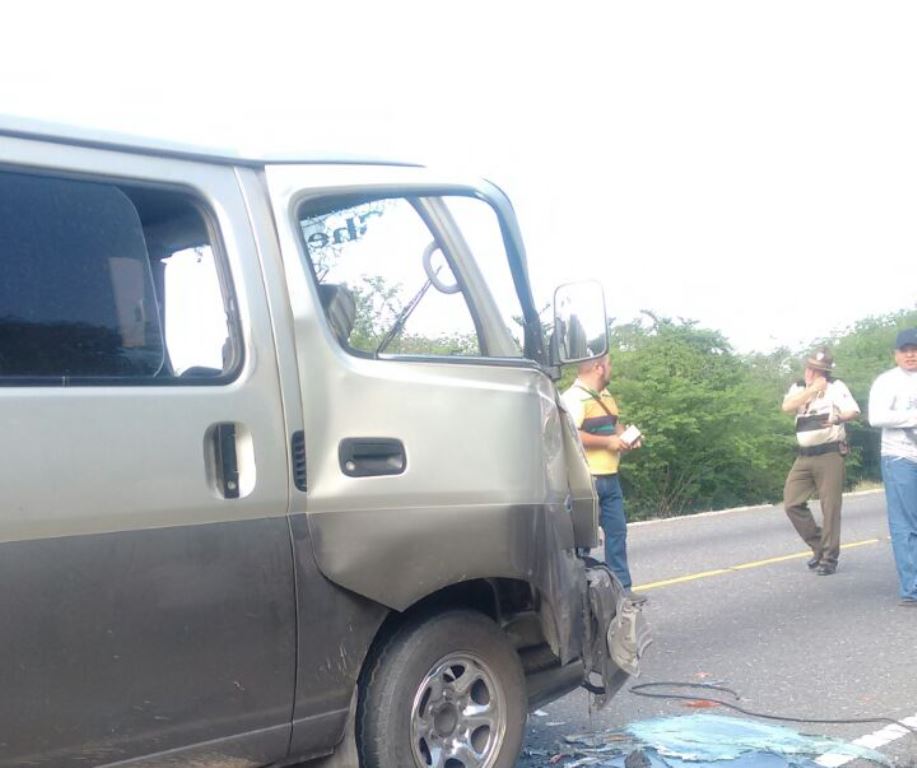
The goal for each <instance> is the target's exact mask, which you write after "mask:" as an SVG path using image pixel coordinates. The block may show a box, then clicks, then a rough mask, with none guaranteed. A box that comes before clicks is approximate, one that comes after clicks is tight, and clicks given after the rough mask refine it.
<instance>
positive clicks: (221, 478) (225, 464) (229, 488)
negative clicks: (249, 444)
mask: <svg viewBox="0 0 917 768" xmlns="http://www.w3.org/2000/svg"><path fill="white" fill-rule="evenodd" d="M212 439H213V450H214V456H215V458H216V481H217V486H218V487H219V489H220V491H221V493H222V494H223V498H224V499H238V498H239V461H238V458H237V456H236V425H235V424H233V423H232V422H228V423H223V424H217V425H216V426H215V427H214V429H213V438H212Z"/></svg>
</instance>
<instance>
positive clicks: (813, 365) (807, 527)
mask: <svg viewBox="0 0 917 768" xmlns="http://www.w3.org/2000/svg"><path fill="white" fill-rule="evenodd" d="M833 367H834V360H833V359H832V357H831V354H830V353H829V352H828V350H827V349H824V348H822V349H819V350H817V351H815V352H814V353H813V354H812V355H810V356H809V358H808V359H807V360H806V367H805V374H804V379H803V381H800V382H797V383H796V384H794V385H793V386H792V387H790V391H789V392H787V394H786V397H784V398H783V410H784V411H785V412H786V413H795V414H796V440H797V442H798V443H799V446H798V448H797V457H796V461H795V462H793V466H792V468H791V469H790V473H789V475H787V478H786V484H785V485H784V488H783V506H784V508H785V509H786V514H787V516H788V517H789V518H790V521H791V522H792V523H793V526H794V527H795V528H796V531H797V533H799V535H800V536H801V537H802V540H803V541H805V543H806V544H808V545H809V546H810V547H811V548H812V558H811V559H810V560H809V562H808V563H807V565H808V567H809V568H810V569H811V570H814V571H815V572H816V573H817V574H818V575H819V576H829V575H831V574H832V573H834V572H835V571H836V570H837V559H838V555H839V554H840V544H841V502H842V499H843V496H842V494H843V491H844V456H845V455H846V454H847V442H846V441H847V436H846V431H845V429H844V422H846V421H850V420H851V419H855V418H856V417H857V416H858V415H859V413H860V407H859V405H857V402H856V400H854V399H853V395H851V394H850V390H849V389H847V386H846V385H845V384H844V382H842V381H840V380H839V379H835V378H834V377H832V376H831V370H832V368H833ZM816 491H818V498H819V501H820V503H821V512H822V525H821V527H819V526H818V525H817V524H816V522H815V520H814V518H813V517H812V512H811V511H810V510H809V505H808V500H809V498H810V497H811V496H812V494H813V493H815V492H816Z"/></svg>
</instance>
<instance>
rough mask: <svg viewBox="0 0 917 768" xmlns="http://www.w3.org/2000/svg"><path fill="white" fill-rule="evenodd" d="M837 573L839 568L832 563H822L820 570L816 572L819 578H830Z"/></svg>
mask: <svg viewBox="0 0 917 768" xmlns="http://www.w3.org/2000/svg"><path fill="white" fill-rule="evenodd" d="M835 571H837V566H836V565H834V564H832V563H822V564H821V565H820V566H818V570H817V571H815V573H816V575H818V576H830V575H831V574H832V573H834V572H835Z"/></svg>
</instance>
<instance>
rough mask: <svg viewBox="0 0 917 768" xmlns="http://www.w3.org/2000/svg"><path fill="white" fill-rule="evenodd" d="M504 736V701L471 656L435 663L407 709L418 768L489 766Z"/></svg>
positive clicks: (482, 665)
mask: <svg viewBox="0 0 917 768" xmlns="http://www.w3.org/2000/svg"><path fill="white" fill-rule="evenodd" d="M505 736H506V702H505V699H504V696H503V691H502V689H501V688H500V687H499V686H498V685H497V682H496V677H495V676H494V675H493V673H492V672H491V671H490V669H489V668H488V667H487V665H486V664H485V663H484V662H483V661H482V660H481V659H480V658H478V657H477V656H475V655H474V654H471V653H460V654H453V655H450V656H447V657H445V658H444V659H442V660H440V661H439V662H437V663H436V664H435V665H434V666H433V668H432V669H431V670H430V671H429V672H428V673H427V675H426V677H424V679H423V682H422V683H421V684H420V686H419V687H418V688H417V693H416V694H415V696H414V704H413V707H412V709H411V745H412V748H413V751H414V761H415V762H416V764H417V766H418V767H419V768H491V766H493V764H494V762H495V761H496V759H497V757H498V755H499V754H500V749H501V747H502V746H503V740H504V737H505Z"/></svg>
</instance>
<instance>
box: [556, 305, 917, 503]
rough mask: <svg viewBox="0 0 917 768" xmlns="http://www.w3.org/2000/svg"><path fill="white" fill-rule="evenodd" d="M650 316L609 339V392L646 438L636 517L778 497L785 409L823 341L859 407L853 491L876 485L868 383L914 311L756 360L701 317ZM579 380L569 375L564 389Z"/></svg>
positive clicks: (784, 459) (885, 363) (614, 330)
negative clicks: (702, 323) (813, 351)
mask: <svg viewBox="0 0 917 768" xmlns="http://www.w3.org/2000/svg"><path fill="white" fill-rule="evenodd" d="M645 316H646V317H645V318H640V319H638V320H635V321H634V322H631V323H625V324H616V323H613V324H612V325H611V327H610V333H609V343H610V347H611V355H612V363H613V366H612V367H613V378H612V383H611V386H610V389H611V391H612V393H613V394H614V396H615V397H616V398H617V399H618V401H619V405H620V408H621V416H622V419H623V421H624V422H625V423H633V424H637V425H638V426H639V427H640V429H641V430H642V431H643V433H644V434H645V435H646V438H645V440H644V448H643V449H642V450H641V451H639V452H637V453H635V454H634V455H633V456H632V457H631V456H627V457H625V459H624V461H623V462H622V468H621V480H622V483H623V485H624V490H625V496H626V498H627V503H628V513H629V517H630V519H632V520H639V519H644V518H647V517H659V516H674V515H683V514H690V513H692V512H697V511H700V510H709V509H724V508H727V507H732V506H741V505H746V504H758V503H766V502H775V501H777V500H779V499H780V498H781V495H782V492H783V482H784V479H785V477H786V472H787V470H788V468H789V466H790V464H791V463H792V457H793V450H794V446H795V439H794V436H793V419H792V417H790V416H788V415H786V414H784V413H781V411H780V401H781V400H782V398H783V395H784V393H785V392H786V390H787V388H788V387H789V385H790V384H791V383H792V382H793V381H794V380H797V379H799V378H801V373H802V371H801V366H802V360H803V358H804V356H805V354H806V352H808V351H809V349H811V347H814V346H816V345H820V344H825V345H827V346H829V347H830V348H831V350H832V351H833V353H834V359H835V360H836V368H835V375H836V376H837V378H840V379H842V380H843V381H844V382H845V383H846V384H847V385H848V386H849V387H850V390H851V392H852V393H853V396H854V397H855V398H856V399H857V402H858V403H859V404H860V408H861V409H862V411H863V418H861V419H860V420H859V421H856V422H853V423H852V424H850V425H848V429H847V433H848V438H849V442H850V447H851V453H850V456H849V457H848V461H847V487H848V489H855V488H859V489H863V488H869V487H879V484H880V483H881V477H880V473H879V434H878V431H877V430H873V429H871V428H870V427H869V426H868V423H867V421H866V418H865V415H866V405H867V401H868V398H869V387H870V386H871V384H872V381H873V379H874V378H875V377H876V376H877V375H878V374H879V373H881V372H882V371H884V370H886V369H888V368H890V367H891V366H892V365H893V364H894V363H893V359H892V353H891V347H892V342H893V339H894V337H895V334H896V332H897V331H898V330H900V329H901V328H906V327H911V326H914V325H917V308H914V309H910V310H907V309H905V310H901V311H898V312H895V313H892V314H888V315H883V316H879V317H869V318H865V319H863V320H861V321H859V322H857V323H855V324H854V325H853V326H852V327H851V328H848V329H845V330H843V331H842V332H839V333H837V334H835V335H833V336H831V337H829V338H824V339H813V341H812V343H811V345H809V346H808V347H807V348H806V349H803V350H791V349H787V348H782V349H777V350H775V351H773V352H771V353H768V354H752V355H740V354H737V353H736V352H735V351H733V349H732V348H731V347H730V345H729V343H728V341H727V340H726V338H725V336H724V335H723V334H722V333H720V332H719V331H715V330H711V329H707V328H701V327H699V326H698V325H697V323H695V322H693V321H687V320H683V319H679V320H672V319H669V318H658V317H656V316H655V315H653V314H652V313H649V312H647V313H645ZM575 373H576V372H575V370H568V371H565V375H564V378H563V380H562V381H561V386H564V387H565V386H569V384H570V383H571V382H572V380H573V378H574V377H575Z"/></svg>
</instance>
